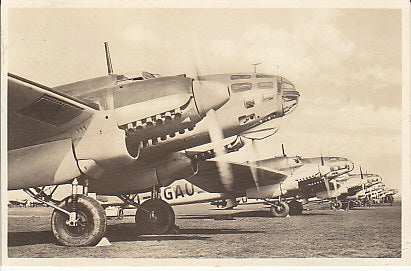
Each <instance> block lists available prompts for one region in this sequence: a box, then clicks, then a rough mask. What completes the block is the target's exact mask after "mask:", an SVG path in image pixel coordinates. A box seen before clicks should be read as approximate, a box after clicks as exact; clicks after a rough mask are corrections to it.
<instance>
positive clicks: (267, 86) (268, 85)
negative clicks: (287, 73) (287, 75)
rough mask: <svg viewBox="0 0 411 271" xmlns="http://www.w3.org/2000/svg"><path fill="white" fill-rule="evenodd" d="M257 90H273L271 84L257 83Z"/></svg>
mask: <svg viewBox="0 0 411 271" xmlns="http://www.w3.org/2000/svg"><path fill="white" fill-rule="evenodd" d="M258 88H262V89H267V88H273V83H272V82H260V83H258Z"/></svg>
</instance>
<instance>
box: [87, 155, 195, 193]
mask: <svg viewBox="0 0 411 271" xmlns="http://www.w3.org/2000/svg"><path fill="white" fill-rule="evenodd" d="M194 173H195V168H194V167H193V164H192V162H191V159H190V158H188V157H187V156H186V155H185V154H183V153H173V154H170V155H167V156H165V157H164V158H163V159H160V160H157V161H156V162H154V163H150V164H147V167H145V166H144V165H129V166H127V167H123V168H116V169H112V170H109V171H106V172H105V173H104V174H103V175H102V176H101V177H99V178H97V179H91V180H89V189H90V191H92V192H96V193H97V194H101V195H118V194H125V193H126V194H130V193H137V192H146V191H149V189H150V188H151V187H155V186H168V185H170V184H171V183H172V182H173V181H175V180H179V179H184V178H187V177H189V176H191V175H193V174H194Z"/></svg>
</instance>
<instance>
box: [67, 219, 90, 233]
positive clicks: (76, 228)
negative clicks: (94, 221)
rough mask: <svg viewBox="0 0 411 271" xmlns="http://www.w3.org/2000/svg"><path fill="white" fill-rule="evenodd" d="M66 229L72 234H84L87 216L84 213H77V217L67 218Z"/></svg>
mask: <svg viewBox="0 0 411 271" xmlns="http://www.w3.org/2000/svg"><path fill="white" fill-rule="evenodd" d="M66 226H67V227H66V230H67V232H69V233H70V234H71V235H74V236H80V235H82V234H83V233H84V232H85V231H86V229H87V218H86V216H85V215H84V214H83V213H77V216H76V219H75V220H74V221H73V220H70V219H68V220H66Z"/></svg>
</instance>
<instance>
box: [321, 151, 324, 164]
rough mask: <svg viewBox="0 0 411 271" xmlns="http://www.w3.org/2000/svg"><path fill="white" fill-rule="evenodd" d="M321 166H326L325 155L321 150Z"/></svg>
mask: <svg viewBox="0 0 411 271" xmlns="http://www.w3.org/2000/svg"><path fill="white" fill-rule="evenodd" d="M321 166H324V157H323V153H322V152H321Z"/></svg>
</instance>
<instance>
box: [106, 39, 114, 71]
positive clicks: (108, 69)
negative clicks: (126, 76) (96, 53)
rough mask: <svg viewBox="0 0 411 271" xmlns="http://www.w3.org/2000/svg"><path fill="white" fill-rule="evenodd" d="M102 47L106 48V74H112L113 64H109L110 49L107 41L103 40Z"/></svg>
mask: <svg viewBox="0 0 411 271" xmlns="http://www.w3.org/2000/svg"><path fill="white" fill-rule="evenodd" d="M104 49H105V50H106V61H107V73H108V75H112V74H113V66H112V65H111V58H110V50H109V49H108V42H107V41H106V42H104Z"/></svg>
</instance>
